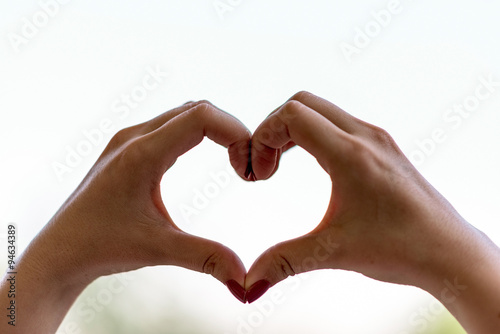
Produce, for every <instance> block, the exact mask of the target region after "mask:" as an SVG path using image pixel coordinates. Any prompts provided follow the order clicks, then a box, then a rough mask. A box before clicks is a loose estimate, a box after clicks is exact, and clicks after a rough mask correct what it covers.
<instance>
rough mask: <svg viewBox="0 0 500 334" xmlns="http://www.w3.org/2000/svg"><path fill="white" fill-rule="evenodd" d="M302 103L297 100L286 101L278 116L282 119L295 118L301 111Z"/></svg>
mask: <svg viewBox="0 0 500 334" xmlns="http://www.w3.org/2000/svg"><path fill="white" fill-rule="evenodd" d="M303 107H304V105H303V104H302V103H301V102H299V101H297V100H290V101H287V102H286V103H285V104H284V105H283V108H282V109H281V112H280V113H279V114H278V116H279V117H280V118H281V119H282V120H283V121H284V122H286V121H288V120H291V119H294V118H296V117H297V116H298V115H299V114H300V113H301V112H302V110H303V109H302V108H303Z"/></svg>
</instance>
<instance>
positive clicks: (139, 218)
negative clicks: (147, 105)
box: [0, 101, 250, 333]
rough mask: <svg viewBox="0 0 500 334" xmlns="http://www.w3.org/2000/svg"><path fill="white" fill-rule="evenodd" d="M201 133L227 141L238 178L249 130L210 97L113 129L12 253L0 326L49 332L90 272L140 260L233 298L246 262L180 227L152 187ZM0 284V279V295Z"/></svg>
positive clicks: (108, 271) (118, 268) (115, 269)
mask: <svg viewBox="0 0 500 334" xmlns="http://www.w3.org/2000/svg"><path fill="white" fill-rule="evenodd" d="M204 136H207V137H209V138H210V139H212V140H214V141H215V142H217V143H219V144H221V145H223V146H225V147H228V149H229V156H230V160H231V163H232V165H233V167H234V168H235V170H236V171H237V173H238V174H239V175H241V176H242V177H243V176H244V173H245V170H246V168H247V163H248V145H249V140H250V132H249V131H248V130H247V129H246V128H245V127H244V126H243V125H242V124H241V123H240V122H239V121H238V120H237V119H235V118H234V117H232V116H230V115H229V114H226V113H224V112H222V111H220V110H219V109H217V108H216V107H214V106H213V105H211V104H210V103H208V102H205V101H201V102H196V103H194V102H191V103H187V104H185V105H183V106H181V107H179V108H176V109H173V110H171V111H168V112H166V113H164V114H162V115H160V116H158V117H156V118H155V119H153V120H151V121H149V122H146V123H143V124H139V125H136V126H133V127H130V128H127V129H124V130H121V131H120V132H118V133H117V134H116V135H115V136H114V137H113V139H112V140H111V142H110V143H109V144H108V146H107V147H106V149H105V150H104V152H103V153H102V155H101V156H100V157H99V159H98V160H97V162H96V163H95V165H94V166H93V167H92V169H91V170H90V172H89V173H88V175H87V176H86V177H85V179H84V180H83V181H82V183H81V184H80V185H79V186H78V188H77V189H76V190H75V192H74V193H73V194H72V195H71V196H70V197H69V198H68V200H67V201H66V202H65V203H64V204H63V206H62V207H61V209H60V210H59V211H58V212H57V213H56V214H55V216H54V217H53V219H52V220H51V221H50V222H49V223H48V224H47V225H46V226H45V227H44V229H43V230H42V231H41V232H40V234H39V235H38V236H37V237H36V238H35V239H34V240H33V241H32V242H31V244H30V245H29V247H28V248H27V250H26V251H25V252H24V253H23V255H22V257H21V258H20V259H19V261H18V264H17V271H18V275H17V277H18V281H17V289H18V291H19V292H20V293H19V294H18V297H17V300H16V303H17V307H18V310H19V313H18V319H17V326H16V327H15V328H14V327H10V326H6V321H2V325H0V328H3V327H2V326H5V328H7V327H9V329H11V330H12V329H17V330H18V331H19V332H20V333H21V332H22V333H35V332H36V333H45V332H52V333H53V332H55V330H56V329H57V327H58V325H59V323H60V322H61V321H62V319H63V317H64V315H65V314H66V312H67V310H68V309H69V307H70V306H71V304H72V303H73V301H74V300H75V298H76V297H77V296H78V294H79V293H80V292H81V291H82V290H83V289H84V288H85V287H86V286H87V285H88V284H89V283H90V282H92V281H93V280H94V279H96V278H97V277H100V276H103V275H109V274H113V273H118V272H123V271H129V270H133V269H138V268H141V267H144V266H153V265H174V266H180V267H184V268H187V269H191V270H195V271H199V272H203V273H207V274H210V275H212V276H214V277H215V278H216V279H218V280H220V281H221V282H222V283H224V284H227V285H228V288H229V289H230V290H231V291H232V292H233V293H234V294H235V296H237V297H238V296H240V299H241V298H242V296H243V295H244V290H243V288H242V287H241V286H243V285H244V280H245V274H246V270H245V267H244V266H243V264H242V262H241V260H240V259H239V257H238V256H237V255H236V254H235V253H234V252H233V251H231V250H230V249H228V248H227V247H225V246H223V245H221V244H219V243H217V242H214V241H211V240H207V239H203V238H200V237H196V236H193V235H189V234H187V233H185V232H183V231H182V230H180V229H179V228H178V227H177V226H176V225H175V224H174V222H173V221H172V219H171V218H170V217H169V214H168V212H167V210H166V209H165V206H164V204H163V202H162V199H161V195H160V181H161V179H162V176H163V174H164V173H165V171H167V170H168V169H169V168H170V167H171V166H172V165H173V164H174V162H175V161H176V159H177V157H179V156H180V155H182V154H183V153H185V152H187V151H188V150H190V149H191V148H192V147H194V146H196V145H197V144H199V143H200V142H201V141H202V139H203V138H204ZM228 282H229V283H228ZM6 288H7V287H6V284H5V282H3V286H2V289H1V291H2V295H1V297H0V299H1V300H2V302H4V300H3V299H4V298H6V296H7V293H6V292H5V293H4V290H5V289H6ZM5 303H7V304H8V303H9V302H8V301H5ZM5 303H2V305H6V304H5ZM40 305H44V306H43V307H40ZM2 332H3V331H2Z"/></svg>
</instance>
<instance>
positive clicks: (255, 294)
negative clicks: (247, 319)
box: [246, 280, 271, 304]
mask: <svg viewBox="0 0 500 334" xmlns="http://www.w3.org/2000/svg"><path fill="white" fill-rule="evenodd" d="M270 287H271V283H269V282H268V281H266V280H260V281H258V282H256V283H254V284H253V285H252V286H251V287H250V289H248V291H247V296H246V297H247V302H248V304H251V303H253V302H254V301H256V300H257V299H259V298H260V297H262V295H263V294H265V293H266V291H267V290H269V288H270Z"/></svg>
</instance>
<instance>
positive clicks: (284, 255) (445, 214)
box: [245, 92, 500, 333]
mask: <svg viewBox="0 0 500 334" xmlns="http://www.w3.org/2000/svg"><path fill="white" fill-rule="evenodd" d="M294 144H297V145H299V146H302V147H303V148H304V149H305V150H307V151H308V152H309V153H311V154H312V155H313V156H315V157H316V159H317V160H318V162H319V164H320V165H321V166H322V167H323V169H324V170H325V171H326V172H327V173H328V174H329V175H330V176H331V181H332V195H331V200H330V204H329V207H328V209H327V212H326V214H325V216H324V218H323V219H322V220H321V222H320V223H319V225H318V226H317V227H316V228H315V229H314V230H313V231H311V232H310V233H308V234H306V235H304V236H301V237H298V238H296V239H293V240H289V241H285V242H282V243H280V244H278V245H275V246H273V247H271V248H270V249H268V250H267V251H266V252H264V253H263V254H262V255H261V256H260V257H259V258H258V259H257V260H256V261H255V263H254V264H253V265H252V267H251V268H250V270H249V272H248V274H247V278H246V283H245V287H246V289H247V290H248V291H247V294H246V299H247V301H249V302H253V301H254V300H256V299H257V298H259V297H260V296H261V295H262V294H263V293H264V292H265V291H266V290H267V288H269V287H270V286H273V285H274V284H276V283H278V282H280V281H281V280H283V279H285V278H286V277H288V276H290V275H294V274H299V273H302V272H306V271H310V270H315V269H328V268H330V269H346V270H353V271H356V272H359V273H362V274H364V275H366V276H368V277H371V278H374V279H378V280H381V281H386V282H393V283H399V284H409V285H414V286H418V287H421V288H423V289H425V290H427V291H429V292H430V293H431V294H433V295H434V296H435V297H436V298H438V299H439V300H441V302H443V303H444V304H445V306H447V307H448V308H449V309H450V310H451V311H452V313H453V314H454V315H455V316H456V317H457V318H458V319H459V320H460V321H462V324H463V326H464V327H465V328H466V329H467V330H469V331H475V332H484V333H492V332H496V331H498V329H499V328H500V288H499V287H500V284H498V282H499V281H500V269H499V268H500V255H499V250H498V247H497V246H496V245H494V244H493V243H492V242H491V241H490V240H489V239H488V238H487V237H486V236H485V235H483V234H482V233H481V232H479V231H478V230H476V229H475V228H474V227H472V226H471V225H469V224H468V223H467V222H466V221H465V220H464V219H463V218H462V217H460V215H459V214H458V213H457V212H456V211H455V210H454V208H453V207H452V206H451V205H450V204H449V203H448V202H447V201H446V199H445V198H443V197H442V196H441V195H440V194H439V193H438V192H437V191H436V190H435V189H434V188H433V187H432V186H431V185H430V184H429V183H428V182H427V181H426V180H425V179H424V178H423V177H422V176H421V175H420V174H419V173H418V171H417V170H416V169H415V168H414V167H413V166H412V164H411V163H410V162H409V161H408V160H407V159H406V157H405V156H404V154H403V153H402V152H401V150H400V149H399V148H398V146H397V145H396V143H395V142H394V140H393V139H392V138H391V137H390V136H389V135H388V134H387V133H386V132H385V131H384V130H382V129H380V128H377V127H375V126H373V125H370V124H368V123H366V122H363V121H361V120H359V119H356V118H355V117H353V116H351V115H349V114H348V113H346V112H345V111H343V110H341V109H340V108H338V107H337V106H335V105H333V104H331V103H330V102H328V101H325V100H323V99H321V98H319V97H317V96H314V95H312V94H310V93H307V92H300V93H298V94H296V95H295V96H293V97H292V98H291V99H290V100H289V101H288V102H286V103H285V104H284V105H282V106H281V107H279V108H278V109H277V110H276V111H274V112H273V113H272V114H271V115H270V116H269V117H268V118H267V119H266V120H265V121H264V122H263V123H262V124H261V125H260V126H259V128H258V129H257V130H256V131H255V133H254V135H253V137H252V150H251V157H252V169H253V175H254V178H255V179H257V180H264V179H267V178H269V177H270V176H271V175H272V174H273V173H274V172H275V171H276V170H277V168H278V163H279V159H280V157H281V153H282V152H283V151H284V150H286V149H288V148H289V147H291V146H293V145H294ZM448 283H449V284H452V285H454V288H455V290H454V291H450V290H452V289H451V288H450V287H449V284H448ZM452 292H456V294H458V295H453V294H452ZM457 292H458V293H457Z"/></svg>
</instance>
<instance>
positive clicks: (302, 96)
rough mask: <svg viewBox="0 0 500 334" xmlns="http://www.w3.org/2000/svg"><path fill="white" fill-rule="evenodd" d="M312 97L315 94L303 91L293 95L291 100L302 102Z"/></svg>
mask: <svg viewBox="0 0 500 334" xmlns="http://www.w3.org/2000/svg"><path fill="white" fill-rule="evenodd" d="M312 95H313V94H312V93H310V92H308V91H305V90H301V91H300V92H297V93H295V94H293V96H292V98H291V100H296V101H301V100H303V99H305V98H308V97H311V96H312Z"/></svg>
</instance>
